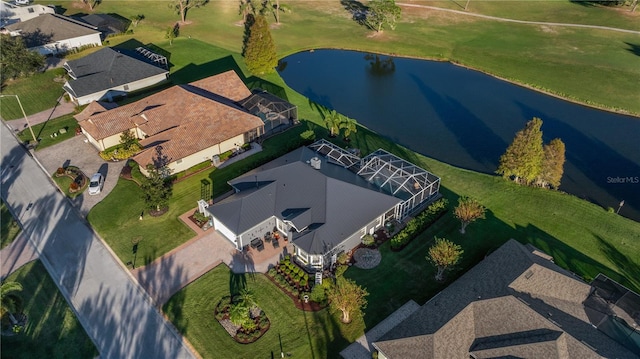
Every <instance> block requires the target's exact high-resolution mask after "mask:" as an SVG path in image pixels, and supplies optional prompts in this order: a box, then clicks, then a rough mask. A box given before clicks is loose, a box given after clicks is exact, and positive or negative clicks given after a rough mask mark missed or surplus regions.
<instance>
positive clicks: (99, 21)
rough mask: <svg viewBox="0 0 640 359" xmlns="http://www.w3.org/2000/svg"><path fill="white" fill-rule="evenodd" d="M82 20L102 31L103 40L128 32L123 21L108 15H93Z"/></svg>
mask: <svg viewBox="0 0 640 359" xmlns="http://www.w3.org/2000/svg"><path fill="white" fill-rule="evenodd" d="M80 19H81V20H82V21H84V22H86V23H87V24H89V25H91V26H93V27H96V28H97V29H98V30H100V32H102V38H103V39H104V38H105V37H107V36H109V35H111V34H119V33H122V32H125V31H126V30H127V29H126V24H125V22H124V21H123V20H120V19H118V18H116V17H114V16H111V15H107V14H91V15H86V16H83V17H81V18H80Z"/></svg>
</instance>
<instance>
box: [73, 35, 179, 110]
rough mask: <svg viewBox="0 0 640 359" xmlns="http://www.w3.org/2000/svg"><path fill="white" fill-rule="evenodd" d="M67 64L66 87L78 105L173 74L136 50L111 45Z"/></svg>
mask: <svg viewBox="0 0 640 359" xmlns="http://www.w3.org/2000/svg"><path fill="white" fill-rule="evenodd" d="M64 68H65V70H67V73H68V74H69V76H70V77H71V80H69V81H67V82H66V83H65V84H64V86H63V87H62V88H63V89H64V90H65V91H66V92H67V94H69V96H70V97H71V99H72V100H73V101H74V102H75V103H77V104H78V105H86V104H88V103H90V102H92V101H105V100H106V101H112V100H113V99H115V98H118V97H122V96H126V94H128V93H129V92H132V91H136V90H140V89H143V88H146V87H150V86H153V85H157V84H159V83H162V82H164V81H166V80H167V77H168V76H169V70H167V69H164V68H161V67H158V66H156V65H155V64H152V63H149V62H148V61H146V60H145V58H144V57H143V56H139V55H138V54H137V53H136V52H133V51H127V50H123V49H113V48H110V47H105V48H104V49H101V50H98V51H96V52H94V53H92V54H89V55H87V56H85V57H83V58H80V59H77V60H72V61H67V62H65V64H64Z"/></svg>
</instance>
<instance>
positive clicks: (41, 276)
mask: <svg viewBox="0 0 640 359" xmlns="http://www.w3.org/2000/svg"><path fill="white" fill-rule="evenodd" d="M7 280H8V281H16V282H19V283H20V284H22V287H23V290H22V292H20V293H19V294H20V296H21V298H22V300H23V302H24V313H25V314H27V316H28V318H29V319H28V322H27V325H26V327H25V329H24V331H23V332H22V333H21V334H19V335H16V336H13V337H2V354H1V355H2V358H65V359H67V358H93V357H96V356H97V355H98V351H97V350H96V349H95V347H94V345H93V343H92V342H91V340H90V339H89V337H88V336H87V334H86V333H85V331H84V329H83V328H82V326H81V325H80V323H79V322H78V320H77V319H76V317H75V315H74V314H73V312H72V311H71V309H69V306H68V305H67V302H66V301H65V299H64V297H63V296H62V294H60V292H59V291H58V288H57V287H56V285H55V284H54V283H53V281H52V280H51V278H50V277H49V274H48V273H47V271H46V270H45V268H44V266H43V265H42V263H40V261H34V262H31V263H28V264H26V265H24V266H23V267H22V268H20V269H18V271H16V272H15V273H13V274H12V275H11V276H9V277H8V278H7Z"/></svg>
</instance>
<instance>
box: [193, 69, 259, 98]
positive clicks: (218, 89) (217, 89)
mask: <svg viewBox="0 0 640 359" xmlns="http://www.w3.org/2000/svg"><path fill="white" fill-rule="evenodd" d="M191 85H193V86H195V87H199V88H201V89H203V90H207V91H209V92H211V93H215V94H218V95H220V96H222V97H226V98H228V99H230V100H233V101H240V100H244V99H245V98H247V97H249V96H251V91H249V89H248V88H247V86H245V84H244V82H242V80H241V79H240V77H238V75H237V74H236V73H235V71H233V70H229V71H227V72H223V73H221V74H219V75H216V76H211V77H207V78H204V79H202V80H198V81H195V82H192V83H191Z"/></svg>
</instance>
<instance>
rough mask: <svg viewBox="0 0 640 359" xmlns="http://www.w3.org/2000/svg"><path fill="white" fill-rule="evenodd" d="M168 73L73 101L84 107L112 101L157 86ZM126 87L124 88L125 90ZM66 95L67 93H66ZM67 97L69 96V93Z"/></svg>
mask: <svg viewBox="0 0 640 359" xmlns="http://www.w3.org/2000/svg"><path fill="white" fill-rule="evenodd" d="M167 76H168V73H163V74H159V75H156V76H151V77H147V78H146V79H142V80H138V81H133V82H130V83H128V84H125V85H121V86H115V87H111V88H109V89H106V90H102V91H98V92H94V93H92V94H90V95H86V96H81V97H78V98H77V99H74V101H76V102H77V103H78V104H79V105H86V104H88V103H91V102H92V101H103V100H106V101H112V100H113V99H114V98H117V97H121V96H125V95H126V94H127V93H129V92H131V91H136V90H140V89H144V88H146V87H150V86H153V85H156V84H159V83H161V82H163V81H166V80H167ZM125 87H126V88H125ZM67 93H68V92H67ZM69 96H71V94H70V93H69ZM72 97H73V96H72Z"/></svg>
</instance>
